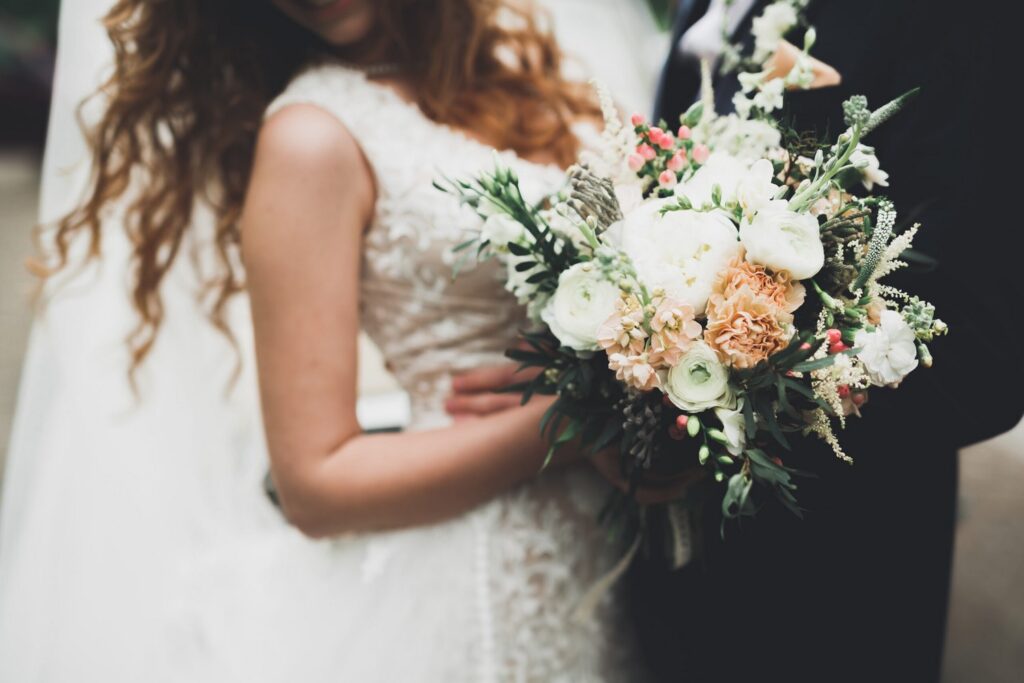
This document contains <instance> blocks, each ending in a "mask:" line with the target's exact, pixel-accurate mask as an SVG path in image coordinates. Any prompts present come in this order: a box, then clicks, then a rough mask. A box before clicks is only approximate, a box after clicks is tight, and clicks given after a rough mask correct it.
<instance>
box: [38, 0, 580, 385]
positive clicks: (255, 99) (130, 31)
mask: <svg viewBox="0 0 1024 683" xmlns="http://www.w3.org/2000/svg"><path fill="white" fill-rule="evenodd" d="M375 6H376V8H377V12H378V29H379V32H380V33H381V35H382V36H383V38H384V39H386V40H388V41H389V45H390V46H392V50H391V52H392V53H393V55H394V59H395V61H397V62H398V63H399V64H400V65H401V66H402V67H403V69H404V71H405V73H408V74H410V76H411V77H412V81H413V85H414V88H415V98H416V100H417V103H418V105H419V107H420V108H421V109H422V110H423V112H424V113H425V114H426V115H427V116H428V117H430V118H432V119H434V120H436V121H438V122H442V123H446V124H449V125H452V126H455V127H461V128H466V129H470V130H472V131H473V132H474V134H476V135H479V136H480V137H482V138H484V139H486V140H488V141H489V142H490V143H492V144H494V145H495V146H496V147H499V148H507V149H513V150H516V151H517V152H519V153H520V154H523V155H531V154H535V153H539V152H544V153H547V154H553V155H554V157H555V158H556V159H557V160H558V161H559V162H561V163H563V164H566V165H567V164H569V163H571V161H572V159H573V158H574V157H575V155H576V151H577V149H576V147H577V141H576V139H575V137H574V136H573V135H572V133H571V130H570V126H571V124H572V122H573V121H574V120H576V119H578V118H580V117H590V116H596V115H597V113H598V109H597V107H596V104H595V102H594V99H593V97H592V95H591V93H590V91H589V89H588V88H586V87H585V86H583V85H581V84H578V83H573V82H570V81H568V80H566V79H565V78H564V77H563V75H562V73H561V63H562V57H561V53H560V52H559V49H558V46H557V44H556V43H555V41H554V39H553V37H552V36H551V34H550V33H549V32H548V31H546V30H543V29H542V28H541V26H540V25H539V23H538V20H537V17H536V16H535V13H534V12H533V11H532V9H531V8H530V7H529V6H520V5H513V4H511V3H509V2H503V1H501V0H434V1H427V0H379V1H378V2H377V3H376V5H375ZM104 23H105V27H106V29H107V32H108V34H109V36H110V39H111V41H112V42H113V45H114V50H115V62H114V71H113V74H112V75H111V76H110V78H109V79H108V80H107V82H106V83H105V84H104V85H103V87H102V88H101V90H100V94H101V95H103V96H104V97H105V98H106V99H107V105H106V109H105V113H104V114H103V116H102V117H101V118H100V120H99V122H98V124H97V125H96V126H95V127H94V128H93V129H92V130H91V131H89V133H90V142H91V145H92V151H93V154H94V167H93V176H92V181H91V185H90V187H89V190H88V195H87V197H86V199H85V201H84V203H82V204H81V205H80V206H79V207H78V208H77V209H75V210H74V211H73V212H71V213H70V214H69V215H67V216H66V217H64V218H63V219H62V220H61V221H60V222H59V223H58V224H57V226H56V233H55V242H54V244H55V251H56V254H55V260H53V261H51V263H50V264H49V266H48V267H43V266H42V265H40V266H39V269H40V274H41V275H42V276H44V277H45V276H48V275H50V274H52V273H54V272H56V271H57V270H59V269H61V268H63V267H65V266H66V265H67V262H68V260H69V246H70V243H71V240H72V238H73V237H74V236H75V235H77V234H79V233H87V234H88V235H89V239H90V245H91V248H90V252H89V253H90V256H95V255H97V254H98V253H99V245H100V234H101V225H102V220H101V218H102V215H103V213H104V210H105V209H106V208H107V207H108V206H109V205H110V204H111V203H112V202H114V201H116V200H118V199H122V198H125V197H126V193H127V192H128V188H129V185H131V187H132V190H131V192H130V193H128V194H127V196H128V198H129V201H128V204H127V207H126V213H125V226H124V227H125V229H126V230H127V232H128V235H129V237H130V239H131V242H132V245H133V256H132V278H133V280H132V303H133V306H134V308H135V309H136V311H137V312H138V316H139V322H138V325H137V327H136V328H135V330H134V331H133V333H132V334H131V336H130V338H129V340H128V342H129V345H130V348H131V351H132V359H133V362H132V368H133V369H134V368H136V367H137V366H138V365H139V364H140V363H141V362H142V360H143V359H144V358H145V357H146V355H147V354H148V353H149V351H150V350H151V348H152V345H153V343H154V341H155V339H156V336H157V332H158V330H159V328H160V324H161V321H162V320H163V316H164V308H163V303H162V300H161V295H160V286H161V282H162V281H163V279H164V277H165V276H166V274H167V272H168V270H169V269H170V267H171V265H172V264H173V262H174V260H175V258H176V257H177V256H178V253H179V251H180V249H181V246H182V243H183V238H184V236H185V235H186V234H187V232H188V229H189V226H190V224H191V223H192V217H193V213H194V211H195V209H196V206H197V201H204V202H206V203H208V204H209V206H210V207H211V208H212V209H213V212H214V214H215V216H216V229H215V244H216V251H217V256H218V262H219V268H218V271H219V273H218V275H217V276H216V277H215V278H214V279H213V280H212V281H210V282H209V283H208V293H209V294H212V296H211V297H210V298H209V299H208V309H209V310H208V313H209V315H210V318H211V320H212V322H213V323H214V324H215V325H216V326H217V327H218V328H220V329H221V330H222V331H224V332H225V333H228V329H227V325H226V324H225V321H224V313H225V305H226V303H227V302H228V300H229V299H230V298H231V297H232V295H234V294H236V293H237V292H239V291H241V290H242V289H243V288H244V275H243V274H242V273H241V272H240V267H239V265H238V262H239V259H238V246H239V242H240V239H241V234H240V231H239V227H238V219H239V214H240V213H241V208H242V202H243V200H244V197H245V191H246V185H247V182H248V177H249V173H250V170H251V166H252V160H253V150H254V147H255V141H256V135H257V132H258V130H259V127H260V123H261V120H262V116H263V112H264V110H265V108H266V106H267V105H268V104H269V102H270V101H271V100H272V99H273V97H274V96H276V95H277V94H278V93H279V92H280V91H281V90H282V89H283V88H284V86H285V85H286V84H287V82H288V80H289V79H290V78H291V77H292V76H293V75H294V74H295V73H296V72H297V71H298V70H299V69H301V68H302V67H303V66H304V65H306V64H309V63H310V62H312V61H315V60H317V59H319V58H323V57H324V56H325V55H326V54H327V53H328V51H329V50H330V49H331V48H330V46H327V45H325V44H324V43H322V42H320V41H319V39H318V38H316V37H315V36H313V35H312V34H311V33H309V32H307V31H305V30H304V29H301V28H299V27H298V26H297V25H295V24H293V23H292V22H290V21H288V20H286V19H285V18H284V17H283V16H282V15H280V14H279V13H278V11H277V10H276V9H274V8H273V7H272V6H271V5H270V3H266V2H255V3H254V2H251V1H248V0H221V1H218V2H210V1H209V0H119V1H118V2H117V3H116V4H115V6H114V7H113V9H112V10H111V11H110V12H109V14H108V15H107V16H106V17H105V19H104ZM229 336H230V335H229Z"/></svg>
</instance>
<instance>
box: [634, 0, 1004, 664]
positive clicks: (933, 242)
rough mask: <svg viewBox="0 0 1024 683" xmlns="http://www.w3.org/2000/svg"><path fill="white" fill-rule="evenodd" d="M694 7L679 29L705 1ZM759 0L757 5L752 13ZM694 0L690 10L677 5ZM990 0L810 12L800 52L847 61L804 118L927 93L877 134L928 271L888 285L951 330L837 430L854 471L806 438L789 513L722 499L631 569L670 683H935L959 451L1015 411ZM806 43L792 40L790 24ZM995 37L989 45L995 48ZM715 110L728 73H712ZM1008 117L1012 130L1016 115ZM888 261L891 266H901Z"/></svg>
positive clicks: (671, 96)
mask: <svg viewBox="0 0 1024 683" xmlns="http://www.w3.org/2000/svg"><path fill="white" fill-rule="evenodd" d="M706 4H707V3H706V0H684V3H683V6H682V11H683V12H685V11H686V10H690V14H689V16H685V17H682V18H681V19H680V20H679V21H678V22H677V24H676V28H675V40H673V46H674V44H675V43H676V42H677V41H678V37H679V36H680V35H681V34H682V31H683V30H685V28H686V27H688V26H689V25H690V24H691V23H692V22H693V21H695V20H696V18H699V17H700V16H701V14H702V13H703V6H706ZM764 4H765V3H764V2H759V3H755V8H754V10H752V12H751V16H748V17H747V20H746V21H745V22H744V24H743V25H742V26H741V28H740V31H739V35H738V36H737V37H738V39H740V40H749V26H750V19H751V17H752V16H756V15H757V14H758V13H759V12H760V9H761V8H762V7H763V5H764ZM691 5H692V8H691V7H690V6H691ZM994 8H995V4H994V3H992V4H991V5H987V4H986V2H985V1H984V0H982V1H981V2H979V3H975V4H974V5H971V6H970V8H969V11H967V10H966V3H952V2H934V1H932V2H926V1H924V0H818V1H816V2H812V3H811V5H810V6H809V8H808V19H809V21H810V23H811V24H813V25H814V26H815V28H816V29H817V31H818V42H817V44H816V46H815V48H814V50H813V51H812V53H813V54H814V55H815V56H816V57H817V58H819V59H821V60H823V61H825V62H827V63H829V64H831V65H833V66H834V67H836V68H837V69H838V71H839V72H840V73H841V74H842V76H843V82H842V84H841V85H840V86H838V87H834V88H825V89H821V90H813V91H806V92H799V93H792V94H790V95H788V96H787V99H788V100H789V104H788V105H787V110H786V111H785V113H784V115H785V116H787V117H791V118H792V119H794V120H795V123H796V124H797V126H798V127H799V128H803V129H808V128H811V129H816V130H818V131H819V132H822V133H824V132H826V131H827V132H830V133H831V134H832V135H835V134H836V133H838V132H840V131H841V130H842V129H843V128H844V127H845V126H844V125H843V123H842V112H841V104H842V102H843V100H845V99H846V98H847V97H849V96H850V95H851V94H856V93H860V94H865V95H867V97H868V100H869V104H871V105H872V106H879V105H881V104H883V103H885V102H886V101H888V100H890V99H892V98H893V97H895V96H897V95H899V94H900V93H902V92H905V91H907V90H909V89H910V88H912V87H915V86H921V88H922V91H921V94H920V96H919V97H918V98H917V100H916V101H915V102H914V103H913V104H912V105H911V106H910V107H908V109H907V110H905V111H904V112H902V113H901V114H900V115H899V116H898V117H896V118H895V119H893V120H891V121H889V122H888V123H886V124H885V125H884V126H883V127H881V128H879V129H878V130H877V131H875V132H874V133H873V134H872V135H871V136H870V137H869V138H868V139H867V140H866V143H867V144H872V145H875V146H877V152H878V156H879V158H880V160H881V164H882V167H883V168H884V169H885V170H887V171H888V172H889V173H890V182H891V188H889V189H888V190H885V193H886V194H888V195H889V196H890V197H892V198H893V200H894V201H895V203H896V207H897V209H898V210H899V212H900V216H901V223H904V222H905V223H909V222H916V221H920V222H921V223H922V224H923V227H922V229H921V232H920V233H919V236H918V239H917V240H916V245H915V246H916V247H917V248H918V249H919V250H921V251H922V252H925V253H927V254H928V255H930V256H931V257H934V258H935V259H937V261H938V266H937V267H934V268H918V269H916V270H915V271H914V272H907V273H903V274H897V275H896V276H893V277H892V278H890V280H889V282H890V284H894V285H896V286H900V284H901V282H905V283H906V288H907V289H909V290H911V291H912V292H913V293H916V294H919V295H921V296H922V297H923V298H926V299H929V300H931V301H932V302H933V303H935V304H936V306H937V307H938V309H939V314H940V316H941V317H942V318H943V319H944V320H945V321H947V322H948V323H949V325H950V327H951V333H950V335H949V336H948V337H947V338H944V339H941V340H940V341H938V342H937V343H935V344H934V345H933V352H934V354H935V360H936V364H935V367H934V368H932V369H930V370H929V369H923V368H922V369H919V370H917V371H916V372H915V373H913V374H912V375H911V376H910V377H909V378H908V379H907V380H906V381H905V382H904V385H903V386H902V387H901V388H900V389H899V391H896V392H892V391H887V390H875V391H874V392H872V395H871V400H870V402H869V403H868V405H867V406H866V408H865V418H864V419H863V420H856V419H853V420H852V422H851V424H850V426H849V428H848V429H847V430H846V431H845V432H844V433H842V434H840V438H841V440H842V441H843V443H844V445H845V446H846V447H847V450H848V452H849V453H850V454H851V455H852V456H853V457H854V458H855V461H856V462H855V465H854V466H853V467H849V466H847V465H844V464H842V463H840V462H838V461H837V460H836V459H835V458H834V456H832V455H831V452H830V451H829V449H827V448H825V447H822V446H820V445H819V444H814V443H809V444H807V445H804V446H801V447H799V448H798V450H797V451H796V452H794V453H791V454H782V455H783V457H784V458H786V459H787V461H788V462H790V463H792V464H795V465H796V466H798V467H802V468H804V469H808V470H810V471H812V472H815V473H817V474H818V475H819V478H818V479H808V480H802V481H801V482H800V491H799V492H798V497H799V500H800V502H801V503H802V504H803V505H804V506H805V507H806V508H807V510H808V512H807V516H806V519H805V520H803V521H800V520H797V519H795V518H793V517H792V516H791V515H789V513H787V512H785V511H783V510H781V509H780V508H778V507H773V506H768V507H766V508H765V509H764V510H762V512H761V514H760V515H759V516H758V518H757V519H755V520H753V521H749V522H748V521H745V522H744V523H743V525H742V527H740V528H730V529H728V531H727V533H726V540H725V541H724V542H723V541H721V540H720V538H719V535H718V524H719V521H720V516H719V513H718V510H717V500H712V501H711V502H709V504H708V506H707V508H706V510H705V513H706V514H705V517H704V523H703V526H704V531H705V538H706V539H707V542H708V543H707V547H706V548H705V553H704V559H703V560H702V561H700V562H696V563H693V564H691V565H690V566H687V567H685V568H684V569H682V570H680V571H678V572H671V571H669V570H668V569H667V568H666V566H665V563H664V562H663V561H662V560H661V558H659V557H658V556H657V553H653V554H648V555H647V556H645V557H644V558H642V559H641V561H640V562H638V563H637V564H636V565H635V567H634V569H633V571H632V581H631V585H632V591H633V600H632V605H633V608H634V611H635V614H636V618H637V623H638V626H639V629H640V634H641V639H642V642H643V643H644V644H645V647H646V648H647V655H648V658H649V661H650V662H651V663H652V665H653V667H654V668H655V669H656V670H657V671H658V672H659V673H660V674H661V678H662V679H663V680H666V681H704V680H707V681H743V680H747V679H753V678H755V677H756V678H757V679H759V680H766V681H776V680H787V681H804V680H807V681H933V680H937V679H938V676H939V667H940V663H941V654H942V644H943V637H944V632H945V616H946V606H947V595H948V587H949V577H950V564H951V557H952V540H953V525H954V516H955V500H956V471H957V461H956V451H957V449H958V448H959V447H961V446H963V445H966V444H969V443H973V442H975V441H979V440H981V439H985V438H988V437H991V436H994V435H996V434H999V433H1001V432H1003V431H1006V430H1008V429H1011V428H1012V427H1013V426H1014V425H1015V424H1016V423H1017V422H1018V421H1019V420H1020V418H1021V412H1022V407H1024V406H1022V400H1021V394H1020V392H1019V391H1018V390H1017V388H1018V387H1020V386H1021V384H1022V382H1024V368H1022V364H1021V361H1020V353H1019V350H1018V349H1020V347H1021V343H1020V341H1019V340H1021V339H1022V337H1021V332H1022V330H1021V325H1020V322H1019V320H1020V315H1017V314H1016V313H1015V311H1016V309H1017V308H1018V304H1017V302H1019V301H1022V299H1021V296H1022V291H1021V286H1020V284H1019V283H1020V277H1021V275H1020V270H1021V269H1020V267H1019V266H1018V265H1017V264H1016V260H1017V258H1018V255H1019V254H1020V253H1021V252H1019V251H1018V250H1016V249H1015V247H1016V245H1017V243H1019V238H1017V237H1016V234H1015V231H1016V230H1017V228H1016V227H1014V228H1011V229H1007V228H1004V227H1003V226H1007V225H1009V224H1012V225H1014V226H1016V225H1017V224H1019V221H1017V220H1016V219H1014V218H1011V215H1012V209H1011V208H1010V206H1011V205H1012V201H1016V200H1012V201H1008V200H1009V197H1013V196H1014V195H1013V193H1009V194H1008V195H1007V194H1003V193H1002V192H1001V191H1000V189H999V185H998V183H996V182H995V181H996V180H998V179H1000V178H1013V177H1014V176H1013V175H1012V174H1009V173H1004V169H1003V167H1002V165H1000V164H998V163H997V162H998V160H999V158H1000V157H1002V156H1006V152H1005V151H1004V150H1007V147H1006V145H1007V142H1006V141H1005V140H1003V139H1002V138H1001V137H1000V136H999V135H998V134H997V133H998V131H1000V130H1002V128H1001V126H1000V125H999V124H998V123H997V122H996V121H995V120H994V116H993V114H994V112H995V109H994V108H991V107H985V106H981V105H982V104H983V103H989V102H992V101H993V100H992V96H993V90H994V89H993V87H992V85H990V84H989V82H987V81H986V80H985V79H984V78H982V77H983V76H984V75H985V74H992V73H995V72H996V71H998V70H997V69H996V68H995V67H997V66H998V65H999V64H1000V63H1002V62H1001V60H1000V59H999V58H998V57H997V56H996V55H995V53H994V52H993V50H992V49H991V45H990V44H989V28H988V27H987V26H985V25H982V24H980V23H976V21H975V20H976V19H977V18H979V17H986V16H991V11H993V10H994ZM791 42H794V43H795V44H800V36H799V35H794V36H793V37H791ZM994 42H995V41H992V44H994ZM698 87H699V82H698V80H697V77H696V65H695V64H692V63H691V64H687V63H685V62H684V61H682V60H680V59H678V57H676V56H675V55H673V56H670V59H669V60H668V61H667V63H666V68H665V71H664V74H663V79H662V84H661V87H660V89H659V97H658V102H657V107H656V108H657V114H658V115H660V116H661V117H663V118H665V119H666V120H668V121H669V124H670V125H671V124H673V123H674V122H675V121H676V120H677V119H676V117H677V116H678V114H679V113H680V112H681V111H683V110H685V108H686V107H687V106H689V104H690V103H692V102H693V100H694V99H695V98H696V96H697V92H698ZM716 93H717V97H716V100H717V102H718V104H719V108H720V109H721V107H722V103H723V102H724V103H727V102H728V101H729V97H731V90H730V88H729V84H728V83H727V82H724V81H719V82H718V83H716ZM1010 130H1013V128H1010ZM900 275H902V277H900Z"/></svg>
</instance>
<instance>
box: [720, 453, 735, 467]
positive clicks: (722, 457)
mask: <svg viewBox="0 0 1024 683" xmlns="http://www.w3.org/2000/svg"><path fill="white" fill-rule="evenodd" d="M718 463H719V464H720V465H727V466H728V465H735V464H736V461H735V460H733V459H732V458H730V457H729V456H728V455H725V454H722V455H720V456H718Z"/></svg>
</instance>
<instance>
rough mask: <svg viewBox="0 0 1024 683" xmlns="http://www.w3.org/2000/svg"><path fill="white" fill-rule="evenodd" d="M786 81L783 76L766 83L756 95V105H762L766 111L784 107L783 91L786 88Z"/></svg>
mask: <svg viewBox="0 0 1024 683" xmlns="http://www.w3.org/2000/svg"><path fill="white" fill-rule="evenodd" d="M785 86H786V84H785V82H784V81H783V80H782V79H781V78H773V79H772V80H770V81H768V82H766V83H764V84H762V85H761V87H760V88H759V89H758V91H757V94H756V95H754V106H755V107H760V108H761V109H763V110H764V111H765V112H772V111H775V110H776V109H781V108H782V93H783V91H784V90H785Z"/></svg>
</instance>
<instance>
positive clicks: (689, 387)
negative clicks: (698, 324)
mask: <svg viewBox="0 0 1024 683" xmlns="http://www.w3.org/2000/svg"><path fill="white" fill-rule="evenodd" d="M664 389H665V394H666V395H667V396H668V398H669V400H670V401H672V403H673V404H674V405H675V406H676V407H678V408H680V409H681V410H685V411H688V412H691V413H699V412H700V411H702V410H707V409H708V408H732V407H734V406H735V403H736V400H735V397H734V396H733V393H732V389H730V388H729V371H728V370H726V368H725V366H724V365H722V364H721V363H719V362H718V356H717V355H716V354H715V352H714V350H712V348H711V347H710V346H708V345H707V344H705V343H704V342H697V343H695V344H694V345H693V346H692V347H690V350H689V351H687V352H686V353H685V354H683V357H682V358H681V359H680V360H679V363H678V364H677V365H676V366H675V367H673V368H672V369H671V370H669V371H668V375H666V377H665V383H664Z"/></svg>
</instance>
